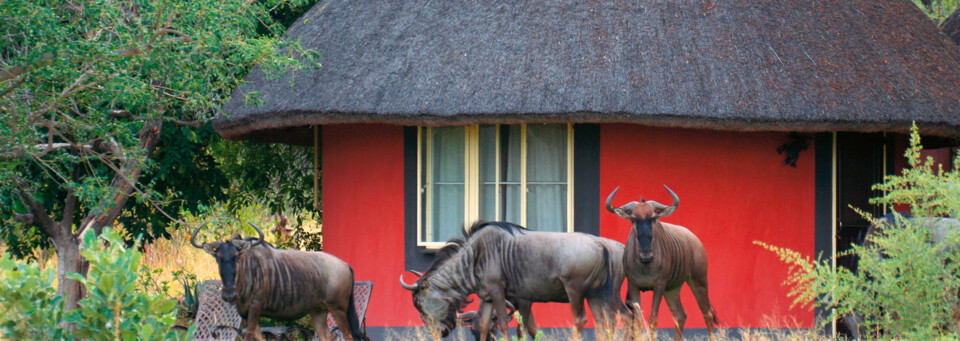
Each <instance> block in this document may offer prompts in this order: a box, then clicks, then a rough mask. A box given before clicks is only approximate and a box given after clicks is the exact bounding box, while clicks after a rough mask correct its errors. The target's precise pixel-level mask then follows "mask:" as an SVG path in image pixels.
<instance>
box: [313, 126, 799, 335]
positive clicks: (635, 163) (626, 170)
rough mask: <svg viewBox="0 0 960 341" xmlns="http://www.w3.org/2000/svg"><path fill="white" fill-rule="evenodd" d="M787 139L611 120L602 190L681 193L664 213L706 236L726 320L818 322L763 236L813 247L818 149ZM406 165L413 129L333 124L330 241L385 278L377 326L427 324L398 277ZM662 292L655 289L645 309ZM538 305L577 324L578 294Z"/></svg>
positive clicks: (693, 315) (713, 291) (327, 153)
mask: <svg viewBox="0 0 960 341" xmlns="http://www.w3.org/2000/svg"><path fill="white" fill-rule="evenodd" d="M787 141H788V139H787V136H786V134H780V133H736V132H718V131H709V130H689V129H664V128H652V127H645V126H639V125H603V126H602V127H601V144H600V147H601V155H600V176H601V178H600V195H601V198H606V196H607V195H608V194H609V193H610V191H612V190H613V188H615V187H617V186H621V187H622V188H621V190H620V192H619V194H618V198H617V199H616V201H617V204H623V203H625V202H627V201H629V200H637V199H639V198H640V196H641V195H643V196H645V197H646V198H647V199H652V200H657V201H659V202H661V203H669V201H670V197H669V195H668V194H667V193H666V191H665V190H664V189H663V187H662V186H661V185H662V184H667V185H668V186H670V188H671V189H673V190H674V191H675V192H676V193H677V195H678V196H679V197H680V201H681V205H680V208H679V209H678V210H677V212H676V213H674V214H673V215H672V216H670V217H668V218H666V219H664V221H667V222H671V223H675V224H680V225H683V226H686V227H687V228H689V229H690V230H691V231H693V232H694V233H695V234H697V236H699V237H700V239H701V240H702V241H703V242H704V244H705V245H706V247H707V253H708V256H709V258H710V275H709V279H710V297H711V300H712V302H713V304H714V306H715V307H716V309H717V313H718V315H719V317H720V319H721V321H722V322H723V325H724V326H729V327H805V328H806V327H811V326H812V324H813V313H812V312H810V311H808V310H806V309H801V308H796V309H789V306H790V303H791V300H790V299H789V298H787V297H786V293H787V292H788V288H786V287H784V286H782V285H781V283H782V282H783V279H784V278H785V276H786V266H784V265H783V264H782V263H780V262H779V261H778V260H777V258H776V257H775V255H773V254H772V253H769V252H767V251H765V250H762V249H761V248H760V247H758V246H756V245H753V244H752V242H753V241H754V240H761V241H765V242H767V243H769V244H773V245H777V246H783V247H789V248H792V249H795V250H798V251H800V252H802V253H804V254H807V255H812V254H813V250H814V155H813V148H810V149H808V150H807V151H805V152H803V153H801V155H800V160H799V161H798V162H797V168H791V167H789V166H785V165H783V156H782V155H778V154H777V153H776V148H777V147H778V146H780V145H781V144H783V143H784V142H787ZM403 171H404V170H403V128H402V127H399V126H387V125H331V126H325V127H323V218H324V219H323V220H324V221H323V225H324V247H325V249H326V251H327V252H330V253H331V254H334V255H336V256H338V257H340V258H342V259H344V260H346V261H347V262H349V263H350V264H351V265H352V266H353V268H354V271H355V273H356V278H357V280H372V281H374V290H373V296H372V297H371V308H370V309H369V310H368V313H367V316H368V320H367V323H368V325H369V326H419V325H422V323H421V322H420V318H419V316H418V315H417V313H416V310H415V309H414V308H413V305H412V304H411V302H410V294H409V292H407V291H405V290H403V289H402V288H400V286H399V285H397V276H399V274H400V273H401V272H402V271H403V264H404V260H403V229H404V226H403V220H404V219H403V214H404V201H403ZM597 209H598V210H600V211H601V220H600V223H601V226H600V231H601V234H602V235H603V236H606V237H609V238H613V239H615V240H618V241H621V242H624V241H626V237H627V233H628V232H629V223H628V222H627V221H625V220H622V219H620V218H618V217H615V216H613V215H612V214H610V213H607V212H606V211H605V210H603V208H602V207H597ZM682 295H683V304H684V307H685V308H686V311H687V315H688V319H687V327H688V328H702V327H704V324H703V318H702V315H701V314H700V312H699V310H698V309H697V305H696V303H695V301H694V300H693V296H692V295H691V294H690V291H689V289H686V288H684V289H683V294H682ZM651 296H652V295H651V294H650V293H647V294H645V295H644V296H643V301H642V302H643V307H644V312H645V314H649V310H650V301H651ZM534 314H535V316H536V318H537V324H538V325H539V326H541V327H570V326H571V325H572V315H571V313H570V308H569V305H566V304H556V303H555V304H537V305H536V306H535V308H534ZM588 316H589V315H588ZM660 316H661V319H660V321H659V326H660V327H663V328H671V327H672V320H671V314H670V312H669V309H667V306H666V304H661V313H660ZM590 325H592V322H591V324H590Z"/></svg>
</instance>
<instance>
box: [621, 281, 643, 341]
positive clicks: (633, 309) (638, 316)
mask: <svg viewBox="0 0 960 341" xmlns="http://www.w3.org/2000/svg"><path fill="white" fill-rule="evenodd" d="M626 305H627V309H629V310H630V315H631V317H632V319H631V320H630V322H629V323H625V324H626V325H627V334H628V335H630V338H633V339H638V338H639V337H640V335H641V333H643V330H640V327H641V325H644V324H645V323H644V320H643V309H641V308H640V288H639V287H638V286H636V285H633V283H631V282H630V281H629V280H628V281H627V303H626Z"/></svg>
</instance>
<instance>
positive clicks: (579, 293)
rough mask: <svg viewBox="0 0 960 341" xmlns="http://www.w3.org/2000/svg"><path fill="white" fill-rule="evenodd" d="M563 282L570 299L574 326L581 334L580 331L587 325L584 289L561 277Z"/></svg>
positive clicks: (578, 333)
mask: <svg viewBox="0 0 960 341" xmlns="http://www.w3.org/2000/svg"><path fill="white" fill-rule="evenodd" d="M560 281H561V282H562V283H563V288H564V290H566V292H567V299H568V300H569V301H570V311H571V312H573V327H574V331H575V332H576V333H577V335H580V332H582V331H583V327H584V326H586V325H587V313H586V311H584V309H583V290H581V288H578V287H575V286H574V285H570V282H569V281H565V280H563V279H560Z"/></svg>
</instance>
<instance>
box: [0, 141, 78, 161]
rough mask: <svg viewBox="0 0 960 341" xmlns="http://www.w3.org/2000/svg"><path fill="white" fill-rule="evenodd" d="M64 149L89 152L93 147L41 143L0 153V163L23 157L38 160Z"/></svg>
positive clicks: (61, 143)
mask: <svg viewBox="0 0 960 341" xmlns="http://www.w3.org/2000/svg"><path fill="white" fill-rule="evenodd" d="M66 148H71V149H87V150H89V149H93V145H90V144H81V145H75V144H72V143H63V142H60V143H43V144H38V145H34V146H30V147H27V148H18V149H14V150H11V151H6V152H2V153H0V161H6V160H12V159H19V158H24V157H34V158H38V157H42V156H44V155H47V153H50V152H52V151H54V150H58V149H66ZM31 150H38V151H36V152H33V151H31Z"/></svg>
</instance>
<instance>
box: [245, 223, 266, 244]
mask: <svg viewBox="0 0 960 341" xmlns="http://www.w3.org/2000/svg"><path fill="white" fill-rule="evenodd" d="M247 224H250V227H252V228H253V229H254V230H257V234H258V235H260V237H258V238H257V241H255V242H253V243H252V244H250V246H257V245H260V243H263V231H260V228H258V227H257V225H254V224H253V223H251V222H249V221H248V222H247Z"/></svg>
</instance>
